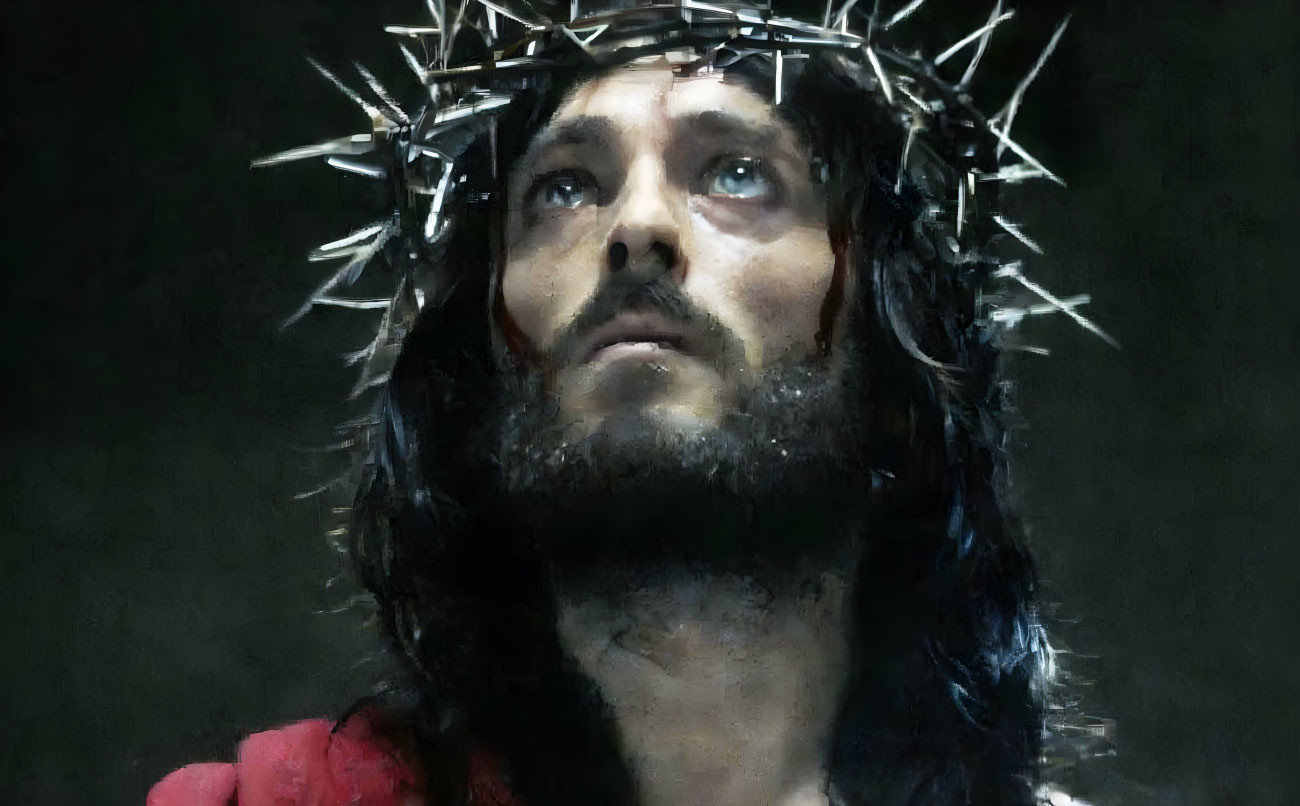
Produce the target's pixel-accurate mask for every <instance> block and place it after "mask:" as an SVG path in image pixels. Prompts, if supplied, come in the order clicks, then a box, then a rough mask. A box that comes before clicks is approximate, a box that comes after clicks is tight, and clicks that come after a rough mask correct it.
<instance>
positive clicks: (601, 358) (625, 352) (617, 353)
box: [589, 341, 677, 364]
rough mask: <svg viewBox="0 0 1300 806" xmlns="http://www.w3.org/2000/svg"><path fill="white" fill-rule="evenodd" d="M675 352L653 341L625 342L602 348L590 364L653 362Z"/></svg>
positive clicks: (593, 356) (592, 357)
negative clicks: (627, 361)
mask: <svg viewBox="0 0 1300 806" xmlns="http://www.w3.org/2000/svg"><path fill="white" fill-rule="evenodd" d="M675 352H677V350H675V349H673V348H672V347H662V346H660V345H659V344H658V343H657V342H653V341H623V342H619V343H618V344H611V345H609V346H608V347H602V348H600V349H599V350H597V351H596V352H595V353H593V354H592V356H591V361H590V362H589V363H592V364H597V363H605V362H608V361H623V360H641V361H653V360H654V359H657V358H662V357H663V356H665V355H667V354H668V353H675Z"/></svg>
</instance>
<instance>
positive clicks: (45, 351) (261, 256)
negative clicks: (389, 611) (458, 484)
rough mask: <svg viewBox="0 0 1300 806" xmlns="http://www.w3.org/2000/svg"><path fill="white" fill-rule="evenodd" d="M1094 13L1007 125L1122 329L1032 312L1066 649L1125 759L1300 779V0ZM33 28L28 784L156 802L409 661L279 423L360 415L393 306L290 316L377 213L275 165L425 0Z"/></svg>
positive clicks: (10, 657) (358, 185)
mask: <svg viewBox="0 0 1300 806" xmlns="http://www.w3.org/2000/svg"><path fill="white" fill-rule="evenodd" d="M898 5H901V3H898ZM931 5H933V6H934V7H935V10H934V11H931V12H930V13H929V14H927V15H924V16H921V17H918V18H917V21H916V22H910V23H907V24H908V25H913V26H916V28H917V29H918V30H919V29H921V28H924V27H925V25H931V24H933V23H934V20H935V19H936V16H938V17H940V18H941V19H942V20H943V22H942V23H940V25H939V28H938V29H932V30H931V32H930V33H929V34H927V35H925V36H923V37H922V41H923V42H925V43H928V44H927V52H928V53H934V52H937V50H938V49H939V48H940V47H943V46H946V45H947V44H948V43H949V42H951V41H953V40H955V39H956V38H957V37H958V36H960V35H961V34H962V33H964V32H965V31H967V30H969V29H970V28H973V27H974V26H975V25H976V24H978V23H979V22H980V21H982V19H983V17H984V16H985V14H986V13H987V9H986V8H984V7H983V4H982V3H981V4H980V7H978V8H976V7H974V6H973V5H971V4H968V3H960V2H955V1H952V2H944V0H931ZM885 6H886V7H889V6H890V3H888V2H886V3H885ZM945 9H946V10H948V11H947V12H946V13H942V14H937V15H936V12H943V11H945ZM1020 9H1021V12H1022V14H1021V17H1020V19H1019V20H1017V21H1014V22H1012V23H1011V24H1010V25H1009V26H1008V27H1007V28H1006V30H1005V31H1001V32H999V34H998V35H997V36H996V37H995V39H994V46H993V48H992V50H991V55H990V59H989V60H988V61H986V65H988V67H987V69H986V70H985V71H984V72H983V73H982V78H983V80H982V81H981V82H980V83H977V85H976V97H977V98H979V99H983V101H982V103H983V105H984V106H985V107H986V108H989V109H990V111H991V110H993V109H996V108H997V107H998V106H1000V105H1001V103H1002V101H1003V100H1004V99H1005V98H1006V97H1007V95H1008V94H1009V92H1010V89H1011V87H1012V86H1013V84H1014V81H1015V79H1016V78H1017V77H1018V76H1019V75H1020V74H1021V73H1022V72H1023V71H1024V70H1025V69H1026V68H1027V67H1028V65H1029V64H1031V63H1032V61H1033V59H1034V57H1035V56H1036V55H1037V52H1038V50H1039V48H1040V47H1041V46H1042V44H1043V43H1044V42H1045V41H1046V40H1047V38H1048V36H1049V35H1050V32H1051V28H1052V25H1053V24H1054V23H1055V22H1056V20H1057V19H1059V18H1060V17H1061V16H1062V15H1063V14H1064V13H1065V12H1066V11H1067V10H1069V8H1068V7H1067V5H1066V4H1064V3H1061V2H1057V1H1056V0H1053V1H1052V2H1046V1H1045V0H1024V2H1022V3H1021V6H1020ZM1074 11H1075V12H1076V13H1075V17H1074V21H1073V23H1072V25H1071V28H1070V30H1069V32H1068V33H1067V34H1066V37H1065V39H1064V40H1063V42H1062V45H1061V47H1060V49H1059V50H1058V51H1057V54H1056V56H1055V57H1054V60H1053V62H1052V63H1051V65H1050V66H1049V67H1048V68H1047V69H1046V70H1045V71H1044V73H1043V74H1042V76H1041V77H1040V78H1039V80H1038V82H1037V83H1036V84H1035V85H1034V87H1033V88H1032V89H1031V90H1030V91H1029V94H1028V96H1027V98H1026V105H1025V107H1024V110H1023V111H1022V113H1021V114H1020V116H1019V117H1018V118H1017V121H1016V126H1015V136H1016V137H1017V139H1018V140H1020V141H1021V142H1022V143H1024V144H1025V145H1026V146H1027V147H1028V148H1030V150H1031V151H1033V152H1035V153H1036V155H1037V156H1039V157H1040V158H1041V159H1042V160H1043V161H1044V162H1045V163H1046V164H1047V165H1048V166H1049V167H1051V168H1053V169H1054V170H1055V171H1056V172H1057V173H1059V174H1061V175H1062V176H1063V177H1065V178H1066V180H1067V181H1068V182H1069V183H1070V186H1071V189H1070V190H1069V191H1060V190H1059V189H1054V188H1051V187H1049V186H1043V187H1036V188H1033V189H1028V190H1027V192H1026V193H1025V194H1024V195H1023V196H1022V197H1021V200H1020V202H1019V204H1018V206H1017V207H1015V208H1014V209H1013V212H1012V215H1013V217H1015V218H1018V219H1019V220H1022V221H1024V222H1025V223H1026V227H1027V230H1028V231H1029V232H1030V233H1032V234H1033V235H1034V236H1035V237H1036V238H1037V239H1038V240H1039V241H1040V242H1041V243H1043V244H1044V246H1045V247H1046V248H1047V252H1048V257H1047V258H1045V259H1041V260H1037V261H1034V262H1033V263H1031V264H1030V266H1029V269H1028V270H1029V273H1030V274H1031V276H1033V277H1035V278H1036V279H1038V280H1039V281H1041V282H1043V283H1044V284H1045V285H1046V286H1047V287H1049V288H1051V289H1053V290H1055V291H1056V292H1058V293H1060V294H1062V295H1068V294H1075V293H1081V292H1089V293H1091V294H1092V295H1093V303H1092V304H1091V305H1089V306H1087V307H1086V309H1085V311H1086V313H1087V315H1089V316H1090V317H1092V318H1094V319H1095V320H1096V321H1098V322H1099V323H1101V324H1102V326H1103V327H1105V328H1106V329H1107V330H1109V331H1110V332H1111V333H1113V334H1114V335H1115V336H1116V337H1117V338H1118V339H1119V341H1120V342H1122V343H1123V345H1124V349H1123V351H1121V352H1116V351H1114V350H1112V349H1110V348H1109V347H1107V346H1106V345H1105V344H1103V343H1102V342H1101V341H1100V340H1098V339H1096V338H1094V337H1092V336H1089V335H1088V334H1087V333H1085V332H1083V331H1082V330H1081V329H1079V328H1077V327H1075V326H1074V325H1072V324H1070V323H1069V322H1068V321H1066V320H1064V319H1051V320H1044V321H1031V322H1028V323H1027V324H1026V325H1024V329H1025V330H1026V331H1027V333H1028V335H1029V337H1030V338H1029V339H1028V340H1029V341H1031V342H1034V343H1037V344H1041V345H1044V346H1047V347H1050V348H1051V350H1052V356H1051V357H1050V358H1036V357H1033V356H1026V357H1024V358H1020V359H1017V361H1016V365H1015V366H1016V369H1017V370H1018V372H1019V375H1020V378H1021V383H1020V387H1019V393H1018V396H1017V397H1018V400H1019V403H1020V407H1021V411H1022V413H1023V415H1024V418H1025V419H1026V421H1027V423H1028V424H1029V426H1030V428H1029V429H1028V430H1026V431H1023V432H1018V433H1017V434H1016V435H1015V436H1016V440H1017V443H1024V444H1025V445H1026V446H1027V447H1025V448H1023V449H1021V450H1019V452H1018V456H1019V461H1018V463H1017V481H1018V482H1019V484H1020V487H1019V489H1020V492H1021V495H1022V502H1021V504H1022V510H1023V512H1024V514H1025V515H1026V517H1027V519H1028V522H1029V525H1030V527H1031V531H1032V538H1033V541H1034V544H1035V546H1036V547H1037V549H1038V551H1039V555H1040V560H1041V564H1042V570H1043V576H1044V578H1045V586H1044V587H1045V599H1046V600H1047V601H1049V602H1056V603H1059V606H1058V607H1056V609H1055V612H1056V614H1057V615H1058V616H1059V617H1060V618H1061V619H1063V620H1064V621H1063V622H1062V623H1059V624H1056V625H1055V630H1054V635H1055V637H1056V639H1057V641H1058V642H1060V643H1062V644H1065V645H1068V646H1069V647H1071V648H1072V649H1073V650H1075V651H1077V652H1079V653H1083V654H1084V655H1094V656H1096V657H1095V658H1092V659H1089V658H1086V657H1073V658H1069V659H1067V663H1068V664H1069V666H1070V667H1071V668H1072V669H1074V670H1075V671H1077V672H1078V673H1079V674H1081V675H1083V676H1084V677H1086V678H1089V679H1091V680H1092V681H1093V685H1092V686H1091V687H1089V688H1087V689H1086V690H1084V692H1083V695H1084V697H1085V706H1086V710H1087V711H1088V712H1089V713H1092V714H1096V715H1100V716H1107V717H1113V718H1115V719H1116V720H1118V726H1119V727H1118V737H1119V751H1120V752H1119V756H1118V757H1117V758H1116V759H1115V760H1114V761H1113V762H1108V763H1107V764H1106V765H1105V768H1104V769H1099V771H1098V772H1097V773H1095V775H1096V777H1097V779H1098V780H1099V781H1101V782H1102V785H1104V786H1105V787H1110V788H1112V789H1115V790H1117V791H1127V792H1129V793H1130V796H1129V798H1128V799H1130V800H1132V801H1133V802H1147V801H1145V800H1142V799H1143V798H1147V799H1148V800H1156V801H1159V802H1168V803H1186V804H1194V805H1195V804H1251V805H1252V806H1253V804H1274V803H1278V804H1281V803H1290V802H1294V798H1295V797H1296V793H1297V792H1300V774H1298V773H1297V767H1300V740H1298V739H1297V732H1296V731H1297V725H1298V724H1300V679H1298V677H1300V673H1298V672H1297V669H1298V668H1300V639H1297V635H1300V630H1297V629H1296V628H1295V625H1294V623H1293V622H1295V621H1296V618H1297V616H1298V615H1300V594H1298V593H1297V590H1298V588H1300V586H1297V584H1296V576H1297V573H1296V569H1297V565H1298V563H1297V561H1298V560H1300V547H1298V546H1297V541H1296V540H1295V531H1296V529H1295V524H1296V523H1297V516H1298V515H1300V512H1297V509H1298V507H1297V496H1296V494H1295V484H1294V481H1293V478H1292V474H1293V473H1294V467H1295V463H1296V459H1297V457H1298V455H1300V453H1298V451H1297V446H1298V440H1297V437H1300V416H1298V415H1297V408H1296V403H1295V397H1296V391H1297V379H1298V378H1300V374H1298V373H1297V369H1298V368H1300V367H1298V363H1300V358H1298V357H1297V356H1298V355H1300V350H1298V348H1300V317H1298V316H1297V314H1298V313H1300V310H1298V309H1300V305H1298V304H1297V300H1298V299H1300V261H1297V259H1296V243H1297V229H1298V227H1297V225H1296V224H1295V223H1294V220H1293V219H1294V218H1295V216H1296V209H1297V193H1296V181H1295V178H1294V175H1295V164H1296V157H1297V154H1296V126H1297V120H1296V97H1297V94H1300V93H1298V91H1297V89H1296V75H1297V64H1296V62H1297V58H1296V57H1297V35H1296V33H1295V32H1296V30H1297V27H1296V26H1297V20H1296V16H1297V14H1296V9H1295V8H1294V6H1293V5H1292V4H1290V3H1286V2H1281V0H1276V1H1275V2H1265V1H1264V0H1251V1H1250V2H1243V3H1219V2H1207V1H1205V0H1196V1H1195V2H1177V3H1174V2H1155V0H1145V1H1138V0H1135V1H1134V2H1087V3H1085V2H1077V3H1075V4H1074ZM5 18H6V19H5V22H4V26H3V36H4V56H3V58H4V69H5V87H6V103H5V117H6V119H5V122H4V127H3V132H4V145H5V148H4V151H3V181H4V187H5V192H4V206H5V210H4V216H3V221H4V223H5V225H6V231H7V232H6V234H5V236H4V239H5V240H4V252H3V254H4V288H5V290H4V292H3V294H4V296H3V310H0V337H2V341H0V343H2V344H3V352H0V355H2V356H3V365H2V366H0V390H3V391H0V402H2V405H3V409H2V410H0V415H2V417H0V447H2V448H3V458H2V461H0V575H2V576H0V597H3V598H2V599H0V604H2V605H3V607H2V608H0V612H2V613H4V616H5V618H4V625H5V630H4V634H3V635H4V642H3V656H2V657H0V692H3V698H2V699H0V703H2V704H0V709H3V710H0V735H3V737H4V740H5V745H4V748H3V755H2V757H0V792H2V793H3V800H4V801H5V802H6V803H15V804H40V805H42V806H44V805H45V804H136V803H142V802H143V797H144V793H145V791H146V789H147V787H148V785H149V784H150V783H151V782H153V781H154V780H156V779H157V778H159V777H160V776H162V775H163V774H164V773H166V772H167V771H168V770H170V769H172V768H173V767H175V766H178V765H180V764H183V763H185V762H189V761H196V760H207V759H216V758H229V757H230V756H231V754H232V753H233V750H234V747H235V743H236V742H237V740H238V739H239V737H241V736H242V735H245V734H247V733H248V732H250V731H254V730H258V729H262V728H266V727H272V726H275V725H277V724H280V723H283V722H285V721H289V720H294V719H300V718H305V717H310V716H317V715H325V714H337V713H339V712H340V711H341V710H342V709H344V708H346V707H347V706H348V705H349V704H350V703H352V702H353V701H354V700H355V699H356V698H357V697H359V696H363V695H365V694H367V693H369V691H370V687H371V685H372V684H373V683H374V682H376V681H377V680H378V679H380V677H381V676H382V669H381V668H380V667H381V664H375V663H364V662H362V663H360V664H359V662H361V661H363V660H364V658H366V657H367V656H368V655H369V654H370V653H371V652H372V651H373V649H374V645H375V642H374V640H373V639H372V638H370V637H368V636H369V633H368V631H367V630H366V629H365V628H363V627H362V626H360V624H359V616H358V615H357V614H355V613H346V614H342V615H313V614H312V611H315V610H321V609H324V608H328V607H330V606H332V605H334V604H337V603H339V602H340V601H341V600H342V599H344V598H345V597H346V596H347V594H348V592H349V590H348V588H347V586H346V584H345V585H342V586H340V587H339V589H338V590H327V589H326V587H325V581H326V580H327V579H329V578H330V577H332V576H334V575H335V574H336V573H337V571H338V570H339V567H340V560H339V559H338V558H337V557H336V556H334V555H333V554H332V552H331V551H330V550H329V549H328V548H327V546H326V545H325V541H324V539H323V538H322V537H320V533H321V532H322V530H323V529H324V528H325V527H326V523H325V521H326V516H327V515H328V513H327V511H326V504H324V503H321V502H306V503H303V502H295V501H293V500H292V498H291V496H292V494H293V493H294V492H295V491H297V490H300V489H303V488H306V487H310V486H312V484H313V483H314V482H315V480H316V478H317V476H316V475H315V474H316V472H317V471H318V470H319V471H322V472H323V471H324V470H326V469H327V468H325V467H324V466H323V465H322V466H320V467H317V468H315V469H314V468H313V464H312V460H311V459H310V458H309V457H306V456H304V455H302V454H298V453H294V452H292V451H291V450H290V448H291V447H292V446H294V445H304V444H313V443H321V442H326V441H328V440H329V439H330V432H329V427H330V426H331V425H332V424H333V423H335V422H337V421H339V420H341V419H343V418H344V417H345V416H347V414H348V410H347V409H346V407H344V406H343V405H342V404H341V402H340V401H341V400H342V398H343V397H344V395H345V394H346V392H347V390H348V388H349V385H350V383H351V379H352V376H351V374H350V373H349V372H348V371H345V370H343V369H342V368H341V367H340V366H339V362H338V361H337V360H336V358H335V354H336V353H337V352H339V351H342V350H346V349H355V348H356V347H359V346H361V345H362V344H364V343H365V342H366V341H367V339H368V335H367V331H366V329H365V326H364V324H363V322H364V321H365V320H366V319H367V317H364V316H361V317H356V316H353V317H347V316H328V315H315V314H314V315H312V316H311V317H308V318H307V319H306V320H305V321H303V322H302V323H301V324H299V325H298V326H296V327H295V328H294V329H292V330H291V331H289V332H288V333H286V334H281V333H279V332H278V330H277V325H278V323H279V321H280V320H281V319H282V318H283V317H284V316H286V315H287V314H288V313H290V312H291V311H292V310H293V309H294V308H295V307H296V306H297V305H298V304H299V302H300V301H301V300H302V299H303V298H304V297H305V296H306V294H307V293H308V291H309V289H310V288H311V287H312V286H313V285H314V284H315V282H317V279H318V278H319V277H320V273H321V271H322V270H324V269H325V268H326V267H324V266H322V265H320V264H316V265H310V264H308V263H306V261H305V254H306V252H307V250H308V249H309V248H310V247H312V246H314V245H315V244H318V243H321V242H323V241H328V240H331V239H333V238H335V237H338V236H340V235H342V234H345V233H347V232H349V231H351V230H352V229H353V228H355V227H357V226H360V225H361V224H363V223H365V222H367V221H369V220H370V219H371V218H373V217H375V215H374V213H375V211H376V208H375V207H374V205H373V204H372V203H371V201H370V199H369V197H368V196H367V194H366V192H365V191H364V188H363V187H362V185H363V184H364V183H363V182H362V181H361V180H354V179H351V178H347V177H342V176H339V175H337V174H335V173H334V172H332V171H330V170H329V169H327V168H325V167H324V166H323V165H321V164H319V163H311V164H300V165H295V166H289V167H285V168H281V169H276V170H274V171H270V172H252V171H250V170H249V169H248V161H249V159H251V158H252V157H255V156H258V155H261V154H265V153H268V152H271V151H275V150H279V149H282V148H286V147H290V146H295V145H300V144H303V143H307V142H312V141H315V140H317V139H322V138H324V137H327V136H336V135H341V134H348V133H351V132H354V131H360V130H362V129H363V128H364V121H363V120H362V117H361V114H360V113H359V112H358V111H357V110H356V109H355V108H354V107H352V106H351V105H350V104H349V102H348V101H346V100H345V99H343V98H342V97H341V96H339V95H338V94H337V93H336V92H335V91H334V90H333V89H332V88H331V87H329V86H328V85H327V84H326V83H325V82H324V81H323V80H321V79H320V77H319V76H317V75H315V74H314V72H312V71H311V69H310V68H309V67H308V66H307V65H306V63H305V61H304V60H303V55H304V54H306V53H312V54H314V55H316V56H317V57H318V58H321V59H322V60H324V61H325V62H326V63H328V64H331V65H333V66H335V67H337V68H339V71H340V72H341V73H342V72H348V71H347V70H346V69H345V68H347V66H348V61H347V60H348V59H349V58H353V57H355V58H359V59H361V60H362V61H364V62H365V63H367V64H368V65H369V66H370V67H371V68H372V69H374V70H375V72H377V73H378V74H379V75H380V76H381V77H383V78H385V79H388V80H389V83H390V84H392V85H396V87H397V88H400V90H401V92H400V96H403V97H411V93H412V91H413V89H414V88H413V87H412V85H411V80H410V79H409V77H408V76H409V73H407V71H406V69H405V67H404V66H403V65H402V64H401V62H400V56H399V55H398V53H397V51H396V48H395V47H394V46H393V43H392V42H391V41H390V40H389V39H388V38H387V37H386V35H384V34H383V33H382V31H381V30H380V28H381V25H382V24H384V23H399V22H401V23H416V22H420V23H422V22H424V19H425V18H424V13H423V5H422V4H421V3H419V2H416V0H409V1H408V0H401V2H398V0H384V2H381V3H337V4H333V5H330V4H326V3H322V2H301V3H290V2H285V0H267V1H264V2H252V1H251V0H237V1H236V2H229V3H221V4H218V3H211V2H197V3H162V2H153V3H136V4H130V3H111V4H110V3H99V4H86V5H77V4H66V3H51V2H44V1H41V0H19V2H15V3H9V4H6V7H5ZM957 61H958V62H959V63H964V57H959V58H958V60H957ZM349 322H351V324H349ZM358 664H359V665H358ZM1120 779H1123V780H1120ZM1125 781H1127V782H1128V783H1125Z"/></svg>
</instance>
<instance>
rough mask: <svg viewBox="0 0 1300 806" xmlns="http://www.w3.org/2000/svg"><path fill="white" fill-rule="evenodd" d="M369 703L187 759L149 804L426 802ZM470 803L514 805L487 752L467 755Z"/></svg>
mask: <svg viewBox="0 0 1300 806" xmlns="http://www.w3.org/2000/svg"><path fill="white" fill-rule="evenodd" d="M383 723H384V715H383V712H381V711H378V710H376V709H367V710H363V711H360V712H358V713H356V714H354V715H353V716H352V717H351V718H349V719H348V720H347V722H346V723H344V724H342V725H339V726H338V727H337V728H336V727H335V724H334V723H333V722H330V721H329V720H327V719H313V720H308V721H306V722H298V723H296V724H293V725H289V726H287V727H283V728H279V729H278V730H268V731H266V732H264V733H255V734H253V735H252V736H249V737H248V738H247V739H245V740H244V741H243V742H242V743H241V744H240V746H239V760H238V761H236V762H235V763H234V764H191V765H189V766H187V767H182V768H181V769H179V770H177V771H175V772H173V773H172V774H171V775H168V776H167V777H166V778H164V779H162V780H161V781H159V782H158V783H157V784H156V785H155V786H154V788H153V789H152V790H150V791H149V796H148V799H147V800H146V801H145V803H146V806H424V804H425V796H424V781H423V776H422V774H421V771H420V768H419V766H418V765H417V764H416V762H415V759H414V756H413V754H412V752H411V750H410V748H409V747H406V746H404V745H403V744H401V743H399V742H396V741H394V740H393V738H392V737H391V735H389V734H388V733H387V732H386V731H385V730H384V726H383ZM470 801H471V803H470V806H518V803H517V801H516V800H515V798H514V797H513V796H511V795H510V793H509V791H508V790H507V789H506V788H505V786H504V783H503V782H502V781H501V776H500V774H499V772H498V771H497V767H496V764H495V763H494V762H493V760H492V759H490V758H488V757H475V758H472V759H471V760H470Z"/></svg>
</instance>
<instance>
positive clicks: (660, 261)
mask: <svg viewBox="0 0 1300 806" xmlns="http://www.w3.org/2000/svg"><path fill="white" fill-rule="evenodd" d="M649 251H650V257H651V258H653V259H654V261H655V263H656V264H657V265H658V267H659V268H660V269H662V270H664V271H667V270H669V269H671V268H672V267H673V264H674V263H675V262H676V260H675V258H676V256H677V253H676V251H675V250H674V249H673V248H672V247H671V246H669V245H668V244H666V243H664V242H663V241H655V242H654V243H652V244H650V250H649Z"/></svg>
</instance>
